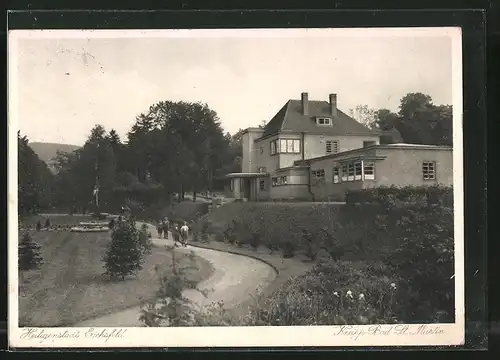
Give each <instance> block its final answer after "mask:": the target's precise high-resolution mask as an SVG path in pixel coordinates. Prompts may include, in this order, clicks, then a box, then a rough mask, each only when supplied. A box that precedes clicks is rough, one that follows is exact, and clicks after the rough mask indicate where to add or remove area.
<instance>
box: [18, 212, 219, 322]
mask: <svg viewBox="0 0 500 360" xmlns="http://www.w3.org/2000/svg"><path fill="white" fill-rule="evenodd" d="M51 220H54V221H53V223H54V222H59V223H61V224H62V220H61V219H57V218H55V219H51ZM68 220H69V221H72V222H75V221H76V220H78V219H76V220H75V219H68ZM35 223H36V220H35ZM32 235H33V238H34V239H35V241H37V242H38V243H39V244H40V245H41V246H42V256H43V259H44V264H43V265H42V266H41V268H40V269H37V270H33V271H29V272H25V273H24V276H23V280H22V282H21V280H20V283H19V326H43V327H50V326H70V325H72V324H75V323H78V322H80V321H83V320H87V319H91V318H95V317H99V316H103V315H107V314H110V313H113V312H116V311H120V310H124V309H126V308H129V307H134V306H138V305H140V304H141V303H142V302H144V301H147V300H150V299H152V298H154V297H155V294H156V291H157V290H158V288H159V281H158V273H157V272H156V270H155V268H158V270H159V271H160V272H161V273H163V274H165V273H166V272H169V271H171V253H170V252H169V250H167V249H164V248H156V247H155V248H153V252H152V254H150V255H148V256H147V258H146V261H145V263H144V267H143V269H142V270H141V271H140V272H139V273H138V274H137V276H131V277H129V278H127V279H126V280H125V281H116V282H111V281H110V280H108V278H107V277H105V276H102V274H103V272H104V267H103V262H102V257H103V254H104V252H105V249H106V246H107V244H108V242H109V241H110V234H109V233H72V232H68V231H56V232H32ZM177 258H178V259H179V261H180V266H182V265H183V264H187V263H188V262H190V260H189V259H188V256H187V255H182V256H181V257H179V256H178V257H177ZM195 261H196V265H197V267H198V271H193V272H191V273H190V274H189V276H190V277H191V279H193V280H195V281H202V280H204V279H206V278H208V277H209V276H210V274H211V273H212V271H213V268H212V265H211V264H210V263H209V262H208V261H206V260H204V259H201V258H198V257H196V258H195Z"/></svg>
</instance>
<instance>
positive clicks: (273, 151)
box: [270, 140, 278, 155]
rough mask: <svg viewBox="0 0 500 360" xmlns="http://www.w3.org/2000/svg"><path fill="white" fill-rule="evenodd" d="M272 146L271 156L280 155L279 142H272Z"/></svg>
mask: <svg viewBox="0 0 500 360" xmlns="http://www.w3.org/2000/svg"><path fill="white" fill-rule="evenodd" d="M270 145H271V155H275V154H277V153H278V149H277V141H276V140H271V142H270Z"/></svg>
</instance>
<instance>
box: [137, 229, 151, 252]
mask: <svg viewBox="0 0 500 360" xmlns="http://www.w3.org/2000/svg"><path fill="white" fill-rule="evenodd" d="M150 235H151V234H150V233H148V226H147V225H146V224H142V226H141V230H140V233H139V242H140V244H141V246H142V250H143V252H144V254H150V253H151V249H152V247H153V242H152V241H151V236H150Z"/></svg>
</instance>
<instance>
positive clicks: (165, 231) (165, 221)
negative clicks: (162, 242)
mask: <svg viewBox="0 0 500 360" xmlns="http://www.w3.org/2000/svg"><path fill="white" fill-rule="evenodd" d="M169 228H170V223H169V221H168V218H165V219H163V238H164V239H168V230H169Z"/></svg>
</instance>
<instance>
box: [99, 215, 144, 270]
mask: <svg viewBox="0 0 500 360" xmlns="http://www.w3.org/2000/svg"><path fill="white" fill-rule="evenodd" d="M139 235H140V234H139V231H138V230H137V229H136V227H135V223H134V222H132V221H121V222H119V223H117V224H115V226H114V229H113V233H112V235H111V242H110V244H109V247H108V249H107V251H106V254H105V255H104V258H103V260H104V262H105V265H104V266H105V269H106V272H105V275H109V276H111V277H113V278H114V277H121V279H122V280H125V276H127V275H131V274H135V273H136V272H137V271H139V270H141V269H142V265H143V262H144V254H143V247H142V245H141V243H140V239H139Z"/></svg>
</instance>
